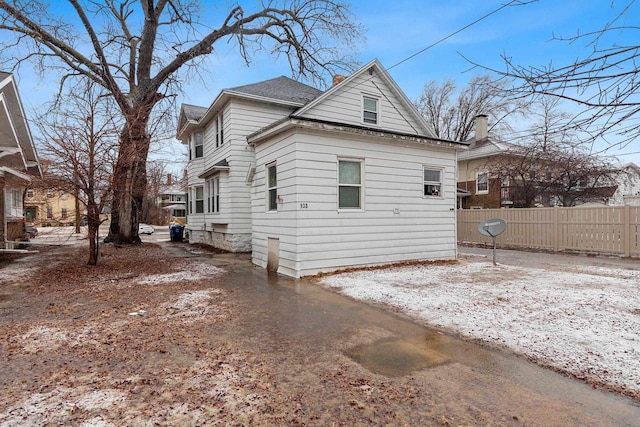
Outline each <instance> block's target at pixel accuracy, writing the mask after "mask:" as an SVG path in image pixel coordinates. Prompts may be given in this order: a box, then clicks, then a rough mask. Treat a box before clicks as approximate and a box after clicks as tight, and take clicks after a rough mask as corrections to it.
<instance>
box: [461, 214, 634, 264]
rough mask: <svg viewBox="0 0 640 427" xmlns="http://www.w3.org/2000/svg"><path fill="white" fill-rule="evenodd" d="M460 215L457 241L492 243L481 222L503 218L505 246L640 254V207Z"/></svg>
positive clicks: (502, 235)
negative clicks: (481, 231) (480, 224)
mask: <svg viewBox="0 0 640 427" xmlns="http://www.w3.org/2000/svg"><path fill="white" fill-rule="evenodd" d="M457 215H458V242H463V243H492V240H491V238H490V237H486V236H483V235H481V234H480V233H479V232H478V224H479V223H481V222H482V221H486V220H487V219H490V218H502V219H504V220H505V221H507V230H506V231H505V232H504V233H503V234H501V235H500V236H498V237H497V239H496V242H497V243H498V245H501V246H509V247H527V248H541V249H547V250H552V251H580V252H597V253H607V254H619V255H622V256H625V257H631V256H633V257H637V256H640V238H639V237H640V236H638V233H639V232H640V206H603V207H574V208H531V209H478V210H474V209H471V210H468V209H459V210H458V211H457Z"/></svg>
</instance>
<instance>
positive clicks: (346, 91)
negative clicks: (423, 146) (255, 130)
mask: <svg viewBox="0 0 640 427" xmlns="http://www.w3.org/2000/svg"><path fill="white" fill-rule="evenodd" d="M340 85H344V86H343V87H339V88H338V89H340V90H338V91H337V92H335V93H334V94H333V96H331V97H329V98H328V99H326V100H324V102H322V103H320V104H318V105H316V106H314V107H313V108H311V109H309V110H308V111H306V112H305V113H304V114H302V117H306V118H310V119H316V120H325V121H331V122H339V123H345V124H349V125H354V126H367V127H379V128H381V129H385V130H388V131H394V132H400V133H407V134H412V135H416V134H419V133H421V132H419V129H421V125H420V124H418V122H417V121H416V120H415V119H414V117H413V115H412V114H411V113H410V112H409V110H407V109H406V108H405V107H404V105H403V104H402V103H401V102H400V100H399V99H398V97H397V96H396V95H395V94H394V92H393V91H391V90H390V89H389V88H388V86H387V84H386V83H385V82H384V81H383V80H382V79H381V78H380V77H379V76H378V75H377V74H374V75H373V76H370V75H369V74H367V73H363V74H360V75H359V76H357V78H354V79H353V80H351V81H348V82H346V81H345V82H343V83H340ZM363 95H369V96H373V97H375V98H377V99H378V105H379V113H378V118H379V120H378V124H377V125H372V124H367V123H363V122H362V96H363Z"/></svg>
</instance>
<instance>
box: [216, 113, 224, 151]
mask: <svg viewBox="0 0 640 427" xmlns="http://www.w3.org/2000/svg"><path fill="white" fill-rule="evenodd" d="M215 123H216V148H219V147H222V146H223V145H224V112H223V111H220V112H219V113H218V115H217V116H216V119H215Z"/></svg>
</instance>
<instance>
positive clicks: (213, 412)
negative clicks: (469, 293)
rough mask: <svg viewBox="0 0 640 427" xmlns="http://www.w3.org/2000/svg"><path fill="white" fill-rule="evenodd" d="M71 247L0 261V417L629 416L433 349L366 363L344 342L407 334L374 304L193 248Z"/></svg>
mask: <svg viewBox="0 0 640 427" xmlns="http://www.w3.org/2000/svg"><path fill="white" fill-rule="evenodd" d="M86 250H87V249H86V248H85V247H83V246H78V245H77V246H72V247H64V248H49V249H42V250H40V251H39V253H38V254H37V255H30V256H24V255H8V254H1V255H0V372H2V375H1V376H0V388H1V389H2V390H3V392H2V393H1V394H0V426H23V425H30V426H31V425H42V426H45V425H73V426H75V425H77V426H120V425H132V426H154V425H181V426H182V425H184V426H196V425H199V426H218V425H219V426H228V425H236V426H245V425H246V426H249V425H292V426H298V425H300V426H302V425H318V426H332V425H335V426H354V425H394V426H396V425H397V426H403V425H412V426H413V425H425V426H428V425H442V426H461V425H509V426H510V425H514V426H516V425H517V426H521V425H583V426H584V425H594V426H595V425H616V424H618V425H633V422H634V421H633V420H637V419H638V418H634V417H635V416H636V415H638V414H640V411H638V409H637V407H634V405H633V404H632V403H630V402H629V401H626V400H623V399H618V398H616V397H615V396H614V397H610V396H604V397H603V401H602V402H604V403H602V404H601V406H598V405H597V404H593V405H592V404H587V403H585V404H584V405H582V404H576V403H575V402H574V401H572V400H563V398H559V397H558V396H549V395H547V394H546V393H545V392H542V391H540V390H541V389H540V387H543V386H534V387H533V388H531V387H529V386H526V385H524V384H523V383H522V382H521V381H519V380H514V379H511V378H510V377H508V376H499V375H498V376H496V375H494V374H493V373H492V372H491V369H490V368H489V369H488V370H487V372H483V370H482V369H478V368H477V367H474V365H473V364H464V363H460V362H456V363H453V362H452V363H445V362H446V360H445V358H443V359H442V360H438V357H437V356H434V357H433V358H432V360H433V364H432V365H430V366H427V368H428V369H417V370H413V371H408V372H402V373H399V374H397V373H394V371H393V370H392V371H391V372H386V373H384V372H383V373H376V372H374V371H372V370H371V369H367V368H365V367H364V366H363V365H361V364H359V363H357V362H356V361H355V360H354V359H357V356H358V354H360V355H361V356H362V354H361V353H362V352H360V353H358V351H359V350H358V349H360V350H362V349H363V348H365V347H363V346H366V345H368V344H370V343H373V342H381V341H383V342H387V341H388V340H391V339H395V338H394V333H393V330H392V329H390V328H389V327H388V326H386V325H387V323H388V322H396V323H397V329H398V330H400V329H406V328H407V326H406V324H405V323H404V321H402V320H391V321H389V320H386V321H385V322H387V323H384V324H383V323H382V320H379V319H382V318H383V317H384V316H385V315H383V314H375V313H377V312H376V311H375V310H377V309H369V308H366V307H365V306H364V305H362V304H359V303H356V302H351V303H344V302H341V301H342V300H340V299H339V298H342V297H338V296H336V297H335V299H334V297H332V296H327V295H325V294H324V293H319V294H314V292H316V291H314V290H313V288H312V286H311V285H310V284H308V283H306V284H301V283H300V282H295V281H289V280H285V279H282V278H277V277H276V278H273V277H272V278H270V280H269V281H267V280H266V273H265V272H264V271H263V270H262V269H258V268H254V267H251V266H249V265H248V263H246V262H239V263H235V262H233V261H229V262H226V261H224V259H223V261H219V260H217V258H216V256H217V255H209V254H206V253H204V251H202V250H197V251H194V250H193V249H192V250H191V256H188V257H184V256H180V257H176V256H175V255H176V254H177V253H178V252H180V251H182V253H183V255H184V251H183V250H182V249H176V246H173V247H172V248H166V247H164V248H163V247H162V246H159V245H156V244H151V243H146V244H144V245H140V246H136V247H123V248H118V247H114V246H112V245H105V246H103V247H102V249H101V257H100V259H99V264H98V265H97V266H95V267H90V266H87V265H85V263H84V261H83V260H84V259H85V258H86ZM317 292H319V291H317ZM324 292H326V291H324ZM311 294H313V295H314V298H310V297H309V295H311ZM370 310H374V311H371V312H370ZM363 313H364V315H363ZM367 313H369V314H367ZM371 313H374V314H371ZM367 316H369V317H367ZM356 318H358V319H362V320H358V321H356V320H355V319H356ZM300 319H304V321H301V320H300ZM416 328H417V326H416ZM432 338H433V337H432ZM433 339H435V340H437V339H440V338H439V337H438V335H435V338H433ZM447 339H448V338H446V337H444V336H443V337H442V340H443V343H444V344H442V345H443V346H445V345H449V344H447V343H448V341H446V340H447ZM385 340H387V341H385ZM403 345H406V346H412V345H414V344H411V343H406V344H403ZM416 345H418V344H415V345H414V346H416ZM460 349H461V350H459V352H461V353H465V352H467V353H474V352H475V351H476V350H474V347H460ZM356 353H358V354H356ZM478 354H480V356H478V355H474V357H475V358H480V359H482V358H483V357H488V358H490V357H493V356H487V355H486V354H485V353H478ZM487 354H489V353H487ZM363 357H364V356H363ZM498 357H503V356H498ZM505 357H506V356H505ZM509 360H510V359H509ZM405 362H406V361H405ZM490 364H491V363H488V365H490ZM531 369H533V368H531ZM535 372H537V371H535ZM532 375H533V374H532ZM535 375H537V374H535ZM543 375H546V374H543ZM544 378H546V377H543V378H542V382H543V383H544V382H545V379H544ZM554 378H555V377H554ZM554 381H559V383H560V384H565V383H564V382H563V381H565V380H562V379H560V380H555V379H554ZM566 381H570V380H566ZM566 387H568V389H570V390H572V388H571V387H574V385H573V384H569V385H566ZM575 387H578V389H579V390H582V388H580V387H581V386H580V385H578V386H575ZM586 388H587V389H588V387H586ZM585 392H588V390H587V391H585ZM580 393H582V391H580ZM568 394H573V393H568ZM578 394H579V393H578ZM590 399H591V396H590V397H589V398H587V399H585V402H589V401H590ZM602 407H609V408H611V409H612V410H613V411H614V412H616V413H619V414H621V415H620V417H619V418H609V414H608V413H607V411H601V410H600V409H601V408H602Z"/></svg>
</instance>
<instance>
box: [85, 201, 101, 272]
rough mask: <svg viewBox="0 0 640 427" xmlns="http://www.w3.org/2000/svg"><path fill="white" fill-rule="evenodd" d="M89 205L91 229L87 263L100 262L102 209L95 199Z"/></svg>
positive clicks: (89, 224)
mask: <svg viewBox="0 0 640 427" xmlns="http://www.w3.org/2000/svg"><path fill="white" fill-rule="evenodd" d="M88 205H89V206H87V226H88V229H89V232H88V233H89V235H88V237H89V261H88V262H87V264H89V265H96V264H97V263H98V232H99V228H100V211H99V208H98V206H96V203H95V201H93V200H92V201H90V202H89V203H88Z"/></svg>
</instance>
